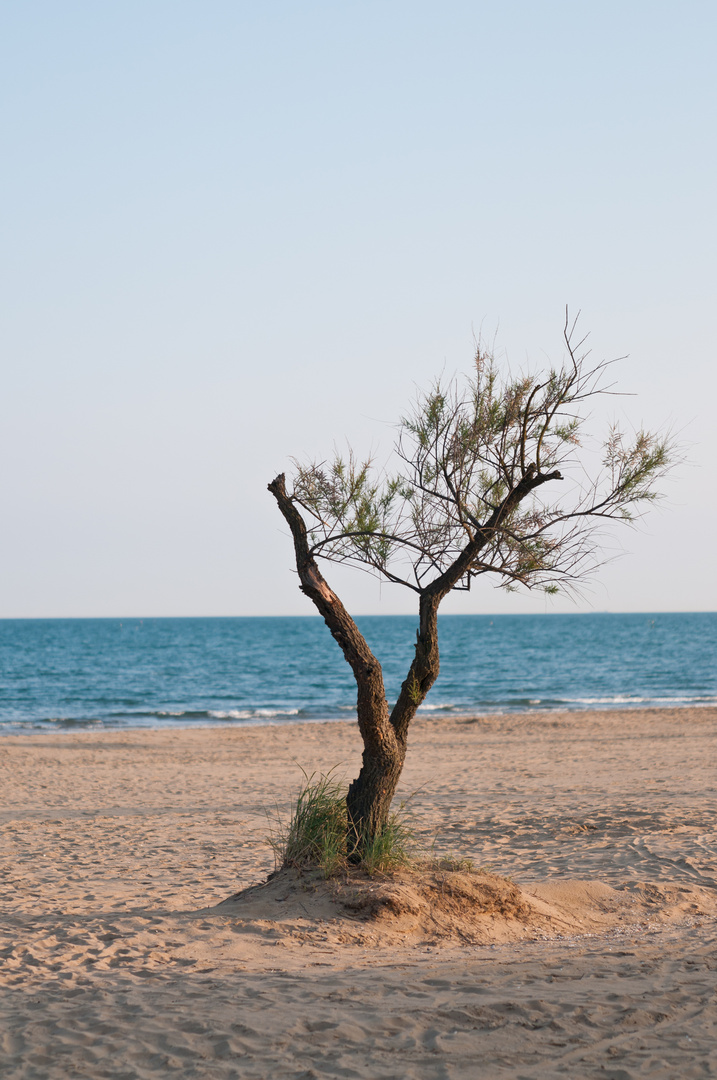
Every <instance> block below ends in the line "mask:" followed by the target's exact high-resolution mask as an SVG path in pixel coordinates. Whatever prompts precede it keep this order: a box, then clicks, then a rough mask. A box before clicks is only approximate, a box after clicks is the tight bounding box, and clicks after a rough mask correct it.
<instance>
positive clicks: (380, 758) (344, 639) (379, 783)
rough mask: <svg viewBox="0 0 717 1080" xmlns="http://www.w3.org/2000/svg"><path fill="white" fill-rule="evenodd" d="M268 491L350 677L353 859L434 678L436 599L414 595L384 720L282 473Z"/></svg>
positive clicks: (349, 622) (362, 644)
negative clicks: (354, 732)
mask: <svg viewBox="0 0 717 1080" xmlns="http://www.w3.org/2000/svg"><path fill="white" fill-rule="evenodd" d="M269 491H270V492H271V493H272V495H273V496H274V498H275V499H276V501H277V504H278V506H279V509H280V510H281V512H282V514H283V515H284V518H285V520H286V522H287V524H288V525H289V528H290V529H291V533H292V536H293V538H294V551H295V553H296V568H297V571H298V574H299V581H300V582H301V591H302V592H303V593H305V594H306V596H308V597H309V598H310V599H311V600H312V601H313V603H314V604H315V606H316V608H317V609H318V611H319V612H320V613H321V615H322V616H323V618H324V622H325V623H326V625H327V626H328V628H329V630H330V631H331V633H332V635H333V637H334V638H335V640H336V641H337V643H338V644H339V646H340V647H341V651H342V652H343V654H344V657H345V658H346V660H347V661H348V663H349V664H350V665H351V669H352V671H353V674H354V678H355V679H356V686H357V689H358V694H357V702H356V707H357V714H358V726H359V731H360V732H361V738H362V739H363V746H364V750H363V760H362V765H361V770H360V772H359V775H358V777H357V778H356V779H355V780H354V781H353V783H352V784H351V786H350V787H349V791H348V795H347V798H346V807H347V811H348V818H349V837H348V840H349V852H350V857H351V858H353V859H355V860H357V861H358V860H359V859H360V858H361V853H362V849H363V847H364V844H365V843H366V841H370V840H371V839H373V838H374V837H375V836H376V834H377V833H380V832H381V830H382V829H383V828H384V827H385V825H386V823H387V821H388V816H389V811H390V808H391V802H392V800H393V797H394V795H395V793H396V787H397V785H398V781H399V778H400V776H401V771H402V769H403V763H404V761H405V758H406V740H407V736H408V726H409V724H410V722H411V719H412V718H413V716H414V715H415V712H416V709H417V708H418V706H419V705H420V704H421V702H422V701H423V699H424V698H425V696H426V694H427V693H428V691H429V689H430V687H431V686H432V685H433V683H434V682H435V679H436V677H437V675H438V643H437V634H436V611H437V609H438V602H437V601H434V600H426V601H425V602H424V600H423V598H422V601H421V625H420V628H419V631H418V636H417V642H416V656H415V659H414V661H413V663H412V665H411V669H410V671H409V674H408V678H407V679H406V680H405V682H404V684H403V687H402V688H401V693H400V694H399V698H398V701H397V702H396V705H395V707H394V709H393V712H392V713H391V715H390V716H389V711H388V704H387V702H386V692H385V689H384V684H383V673H382V671H381V665H380V664H379V662H378V660H377V659H376V657H375V656H374V655H373V653H372V652H371V650H370V648H369V647H368V644H367V642H366V640H365V638H364V636H363V634H362V633H361V631H360V630H359V629H358V627H357V626H356V623H355V622H354V621H353V619H352V618H351V616H350V615H349V613H348V612H347V611H346V608H345V607H344V606H343V604H342V603H341V601H340V600H339V598H338V596H337V595H336V593H335V592H333V590H332V589H331V588H330V587H329V585H328V584H327V582H326V581H325V580H324V578H323V576H322V575H321V572H320V571H319V568H318V566H317V565H316V561H315V559H314V557H313V556H312V555H311V553H310V551H309V546H308V540H307V534H306V525H305V523H304V520H303V518H302V517H301V514H300V513H299V511H298V510H297V509H296V506H295V505H294V502H293V500H292V499H291V498H290V497H289V495H287V493H286V485H285V478H284V474H283V473H282V474H281V475H280V476H277V478H276V479H275V480H273V481H272V483H271V484H269Z"/></svg>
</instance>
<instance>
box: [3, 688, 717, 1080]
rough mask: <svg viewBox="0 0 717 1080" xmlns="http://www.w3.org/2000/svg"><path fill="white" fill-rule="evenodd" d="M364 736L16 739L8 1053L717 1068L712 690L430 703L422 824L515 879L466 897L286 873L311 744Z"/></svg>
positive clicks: (416, 740) (27, 1070)
mask: <svg viewBox="0 0 717 1080" xmlns="http://www.w3.org/2000/svg"><path fill="white" fill-rule="evenodd" d="M359 757H360V748H359V744H358V737H357V733H356V731H355V729H354V728H353V726H352V725H349V724H334V723H332V724H313V725H290V726H282V727H279V726H277V727H266V728H249V729H247V728H245V729H239V728H208V729H184V730H173V731H141V732H139V731H135V732H116V733H107V732H99V731H97V732H82V733H69V732H58V733H56V734H54V733H53V734H51V735H48V734H41V735H35V736H22V737H21V736H18V737H14V736H13V737H5V738H3V739H2V740H0V779H1V781H2V783H1V786H0V804H1V805H0V820H1V821H2V842H1V845H0V881H1V883H2V884H1V888H2V922H1V925H0V1076H1V1077H2V1078H3V1080H20V1078H22V1080H29V1078H47V1080H59V1078H63V1080H64V1078H74V1077H91V1078H93V1080H99V1078H105V1077H107V1078H113V1080H119V1078H122V1080H130V1078H135V1077H137V1078H145V1077H147V1078H150V1077H151V1078H157V1077H183V1078H184V1077H187V1078H188V1077H201V1078H205V1077H206V1078H216V1080H228V1078H232V1077H241V1078H256V1080H264V1078H269V1077H272V1078H274V1077H276V1078H296V1080H298V1078H300V1077H304V1078H309V1077H356V1078H361V1080H388V1078H396V1080H399V1078H410V1077H416V1078H420V1080H429V1078H430V1080H434V1078H435V1080H439V1078H448V1080H452V1078H464V1077H465V1078H471V1080H472V1078H475V1077H479V1078H483V1077H485V1078H493V1077H496V1078H502V1077H509V1078H514V1080H519V1078H520V1080H523V1078H525V1080H527V1078H537V1077H552V1076H567V1077H578V1078H582V1077H600V1078H610V1077H611V1078H613V1080H618V1078H620V1080H622V1078H631V1077H643V1076H644V1077H648V1076H649V1077H651V1078H653V1080H655V1078H658V1080H659V1078H679V1080H682V1078H688V1077H711V1076H717V920H716V917H715V916H716V913H717V828H716V826H715V820H716V819H715V812H716V811H717V773H716V772H715V765H714V763H715V761H717V710H715V709H684V710H645V711H625V712H622V713H619V712H601V713H590V714H578V713H571V714H559V713H542V714H522V715H512V716H504V717H498V716H492V717H483V718H476V719H475V720H473V721H468V722H467V721H459V720H446V719H422V720H418V721H416V722H415V723H414V727H413V730H412V738H411V747H410V751H409V758H408V762H407V766H406V769H405V773H404V777H403V783H402V786H401V797H402V798H407V797H408V796H411V798H410V799H409V803H408V811H409V813H410V815H411V817H412V822H413V826H414V829H415V831H416V833H417V835H418V837H419V839H420V841H421V842H422V844H423V846H424V848H429V849H431V850H432V853H433V855H434V856H435V857H438V856H441V855H445V854H447V853H453V854H455V855H457V856H464V857H469V858H471V859H473V860H474V863H475V864H476V866H478V867H480V868H483V869H485V870H487V873H486V874H485V875H477V878H474V879H473V880H480V879H482V880H484V881H485V882H487V883H488V884H490V882H493V881H496V880H502V879H504V878H505V877H508V878H510V879H511V882H508V883H507V885H505V886H501V888H502V887H506V888H508V889H509V890H511V889H513V890H515V894H512V893H511V895H516V896H518V900H519V902H518V906H517V907H515V905H513V907H511V906H510V905H508V906H507V907H506V908H505V911H504V912H503V913H501V911H500V910H497V909H496V908H495V906H494V907H493V909H490V905H488V906H487V907H486V910H485V912H484V913H483V915H480V913H479V914H478V915H476V916H475V917H474V918H472V919H468V920H467V921H466V919H465V918H463V917H462V915H461V912H462V910H463V908H462V907H461V904H455V903H453V901H451V903H448V902H446V904H444V906H443V907H442V908H440V909H439V908H438V907H436V909H435V910H432V909H431V905H430V903H428V902H427V901H426V900H425V897H423V895H422V894H421V893H420V889H419V890H418V892H417V891H416V887H415V886H416V882H415V881H411V880H405V881H403V883H400V882H399V884H398V885H396V886H395V887H396V888H398V887H399V886H400V887H401V888H403V889H404V890H406V889H407V890H409V891H411V890H412V895H415V896H417V897H418V899H416V900H415V901H411V903H409V904H408V905H406V904H404V903H403V901H402V902H401V904H399V905H398V906H396V905H394V909H392V908H391V905H390V904H389V905H388V906H386V905H384V906H383V908H381V909H380V910H378V911H376V912H374V917H372V918H366V917H365V916H366V909H364V910H363V913H362V911H361V910H359V909H354V910H353V911H352V910H348V909H347V908H346V907H345V906H344V907H342V904H341V895H342V894H341V893H340V892H339V893H336V891H334V892H331V890H330V889H328V890H327V887H326V886H323V885H321V886H320V887H318V888H317V887H316V886H317V882H315V881H311V880H309V881H304V882H303V883H302V882H299V883H297V882H293V883H292V882H288V883H287V881H286V880H285V879H282V878H274V879H272V880H271V881H269V882H268V884H267V883H266V879H267V874H268V873H269V872H270V871H272V870H273V868H274V862H273V855H272V852H271V849H270V847H269V846H268V845H267V843H266V839H265V838H266V836H267V834H268V832H269V831H270V827H271V821H270V819H271V818H272V817H273V816H274V815H275V813H276V811H277V810H278V811H279V812H281V811H283V810H284V809H285V808H286V806H287V805H288V800H289V796H290V795H291V793H292V792H294V791H295V790H296V788H297V787H298V784H299V781H300V779H301V774H300V771H299V766H302V767H303V768H304V769H305V770H307V771H308V772H309V773H310V772H312V771H315V770H326V769H328V768H331V767H332V766H339V772H340V773H344V772H345V773H346V775H347V776H349V777H350V776H351V775H353V774H354V773H355V771H356V768H357V765H358V761H359ZM378 884H379V885H380V886H381V887H384V886H385V883H378ZM454 884H455V883H454ZM252 885H259V886H260V887H258V888H254V889H250V890H249V891H248V892H245V893H244V895H243V896H240V897H239V898H238V899H236V898H235V899H229V898H231V897H236V894H237V893H238V892H240V891H242V890H245V889H247V888H248V887H250V886H252ZM471 887H473V886H471ZM438 889H439V892H441V895H443V896H449V899H450V896H451V895H454V896H455V895H459V894H460V889H458V892H457V893H456V892H455V889H453V885H451V881H450V877H446V879H445V882H443V883H441V882H439V884H438ZM452 889H453V893H452V892H451V890H452ZM406 895H407V894H406V893H404V894H403V896H404V900H405V896H406ZM451 904H453V906H451ZM412 905H413V906H412ZM521 905H527V907H521Z"/></svg>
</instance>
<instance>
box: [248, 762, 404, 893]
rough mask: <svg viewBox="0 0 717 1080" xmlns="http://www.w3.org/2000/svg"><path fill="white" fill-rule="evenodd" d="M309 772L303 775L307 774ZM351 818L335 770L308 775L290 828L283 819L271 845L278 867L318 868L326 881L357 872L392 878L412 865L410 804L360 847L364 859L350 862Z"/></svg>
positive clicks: (364, 838)
mask: <svg viewBox="0 0 717 1080" xmlns="http://www.w3.org/2000/svg"><path fill="white" fill-rule="evenodd" d="M302 771H303V770H302ZM347 836H348V816H347V812H346V790H345V788H344V786H343V785H342V784H341V783H340V782H339V781H338V780H336V779H335V777H334V775H333V770H332V771H331V772H329V773H328V774H327V775H323V774H321V775H320V776H319V777H318V778H317V777H316V774H315V773H312V774H311V775H310V776H309V775H307V773H304V784H303V785H302V787H301V789H300V791H299V794H298V795H297V798H296V802H295V803H294V806H293V809H292V812H291V816H290V818H289V822H288V824H285V823H284V822H282V821H281V819H280V818H279V819H278V825H277V828H276V830H275V831H274V833H273V834H272V835H271V836H270V837H269V843H270V844H271V847H272V849H273V851H274V860H275V863H276V866H277V868H282V869H283V868H284V867H290V866H294V867H299V868H302V869H308V868H312V867H313V868H316V869H318V870H320V871H321V873H322V874H323V875H324V877H327V878H328V877H332V876H333V875H334V874H337V873H339V872H340V871H341V870H346V869H348V866H349V861H351V865H352V866H353V867H355V868H356V867H357V868H359V869H362V870H364V871H365V872H366V873H367V874H369V875H370V876H373V875H374V874H380V873H387V872H389V871H390V870H396V869H398V868H399V867H401V866H406V865H407V864H408V863H409V862H411V848H412V840H413V837H412V834H411V831H410V829H409V828H408V826H407V824H406V820H405V804H401V807H400V808H399V809H398V810H397V811H394V813H392V814H391V815H390V817H389V819H388V822H387V823H386V825H385V827H384V828H383V829H382V830H381V831H380V832H379V833H377V834H376V835H375V836H372V837H362V838H361V839H360V841H359V843H358V845H357V846H358V847H359V848H360V851H361V859H360V861H359V862H358V863H356V862H355V861H354V860H353V859H351V860H350V859H349V856H350V855H353V851H351V852H349V851H348V850H347Z"/></svg>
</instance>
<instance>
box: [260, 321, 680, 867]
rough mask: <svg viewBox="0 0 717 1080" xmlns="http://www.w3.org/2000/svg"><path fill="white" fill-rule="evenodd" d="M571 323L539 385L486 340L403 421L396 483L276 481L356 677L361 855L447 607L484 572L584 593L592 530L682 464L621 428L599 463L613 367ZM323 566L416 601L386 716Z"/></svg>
mask: <svg viewBox="0 0 717 1080" xmlns="http://www.w3.org/2000/svg"><path fill="white" fill-rule="evenodd" d="M575 328H576V327H575V322H573V323H572V325H570V323H569V321H568V318H567V314H566V321H565V327H564V332H563V336H564V341H565V346H566V349H567V353H566V356H565V360H564V362H563V363H562V365H561V366H560V367H557V368H555V369H551V370H549V371H547V372H545V373H543V374H541V375H535V374H525V375H519V376H518V377H517V378H514V377H512V376H511V375H510V373H507V374H504V375H502V374H501V373H500V371H499V369H498V365H497V364H496V362H495V360H494V358H493V356H492V355H491V354H490V353H489V352H488V351H487V350H485V349H484V348H482V347H481V346H479V347H478V349H477V352H476V356H475V367H474V370H473V373H472V375H471V376H470V377H469V378H468V379H467V380H466V381H465V385H463V386H461V384H459V383H458V382H457V381H455V380H453V381H452V382H449V383H448V384H447V385H443V383H442V382H441V381H437V382H436V383H435V384H434V385H433V386H432V387H431V388H430V389H429V390H428V391H427V392H425V393H422V394H420V395H419V396H418V398H417V400H416V403H415V406H414V408H413V411H412V412H411V413H410V415H408V416H407V417H405V418H404V419H402V420H401V422H400V424H399V430H398V438H397V442H396V447H395V457H396V460H397V463H398V467H397V471H396V472H395V473H389V472H387V471H385V470H377V469H376V468H375V466H374V464H373V462H372V461H371V460H367V461H359V460H357V459H356V457H355V455H354V454H353V452H352V451H350V452H349V454H348V457H347V459H346V460H344V458H342V457H341V456H340V455H339V454H336V455H335V456H334V459H333V460H332V461H331V462H330V463H326V462H322V463H318V464H317V463H313V464H309V465H299V464H297V468H296V475H295V478H294V482H293V490H291V492H290V491H289V490H288V489H287V485H286V477H285V475H284V474H283V473H282V474H280V475H279V476H277V477H276V479H275V480H273V481H272V482H271V483H270V484H269V491H270V492H271V493H272V494H273V496H274V498H275V499H276V502H277V504H278V506H279V510H280V511H281V513H282V514H283V516H284V518H285V520H286V522H287V523H288V525H289V528H290V529H291V533H292V536H293V540H294V550H295V555H296V568H297V571H298V575H299V583H300V588H301V590H302V592H304V593H305V594H306V596H308V597H309V599H310V600H312V601H313V603H314V605H315V606H316V608H317V609H318V611H319V612H320V613H321V615H322V616H323V618H324V620H325V622H326V625H327V626H328V628H329V630H330V631H331V633H332V635H333V637H334V638H335V640H336V641H337V643H338V645H339V646H340V648H341V650H342V652H343V654H344V657H345V659H346V660H347V661H348V663H349V664H350V665H351V669H352V671H353V674H354V678H355V680H356V685H357V690H358V694H357V712H358V726H359V730H360V733H361V737H362V739H363V759H362V766H361V770H360V772H359V775H358V777H357V778H356V779H355V780H354V781H353V783H352V784H351V785H350V787H349V790H348V795H347V800H346V802H347V811H348V820H349V830H350V840H351V843H350V849H352V850H353V851H354V852H355V853H356V857H357V858H358V857H360V852H361V845H362V843H363V841H364V839H365V838H367V837H373V836H375V835H376V833H377V832H379V831H380V830H382V829H383V828H384V826H385V824H386V821H387V819H388V814H389V809H390V805H391V801H392V799H393V796H394V793H395V791H396V785H397V784H398V780H399V777H400V775H401V770H402V768H403V763H404V760H405V756H406V745H407V738H408V729H409V725H410V723H411V720H412V719H413V717H414V716H415V714H416V710H417V709H418V707H419V705H420V704H421V703H422V702H423V701H424V699H425V697H426V695H427V694H428V692H429V690H430V689H431V687H432V685H433V683H434V682H435V680H436V678H437V676H438V670H439V652H438V620H437V616H438V609H439V606H440V604H441V601H442V600H443V598H444V597H445V596H447V595H448V593H449V592H451V590H454V589H469V588H470V586H471V582H472V581H473V579H474V578H476V577H478V576H480V575H482V574H493V575H495V576H496V577H497V578H498V583H499V584H500V585H501V586H502V587H504V588H508V589H512V588H516V587H519V586H525V587H527V588H529V589H530V588H541V589H544V590H545V591H547V592H548V593H555V592H558V591H560V590H570V589H571V588H574V587H575V585H576V583H577V582H578V581H579V580H580V579H582V578H584V577H585V576H586V575H587V574H589V573H590V572H591V571H592V570H594V569H595V567H596V566H597V565H599V563H600V559H599V546H598V532H599V530H598V529H597V528H596V527H598V526H600V525H602V524H604V523H605V522H606V521H609V520H611V519H613V520H614V519H617V520H619V521H623V522H630V521H632V520H633V519H634V516H635V514H636V512H637V513H639V511H640V508H641V507H643V506H644V505H645V504H646V503H649V502H650V501H652V500H654V499H655V498H656V482H657V481H658V480H659V479H660V478H661V477H662V476H664V474H665V473H666V472H667V470H668V469H669V468H670V466H671V464H672V447H671V444H670V442H669V440H668V439H666V438H664V437H662V436H656V435H654V434H651V433H649V432H645V431H638V432H637V434H636V435H634V436H633V437H632V438H631V439H627V438H626V437H625V435H624V434H623V433H622V431H621V430H620V429H619V428H618V427H617V426H612V427H610V428H609V429H608V432H607V437H606V439H605V441H604V444H603V446H602V452H601V455H600V457H599V458H598V459H597V460H596V461H595V462H594V463H593V464H591V454H590V449H589V447H588V446H586V421H587V419H588V417H587V414H586V407H587V406H589V405H590V404H591V403H592V402H593V401H594V399H596V398H598V397H600V396H602V395H605V394H609V393H611V392H612V388H611V386H610V385H606V383H605V375H606V371H607V368H608V367H609V363H608V362H601V363H598V364H597V365H595V366H590V365H589V364H588V363H587V360H588V356H589V353H587V352H581V350H582V349H583V347H584V344H585V339H584V338H583V340H582V341H579V342H577V343H575V340H574V339H575ZM593 457H594V455H593ZM586 459H587V460H586ZM561 482H562V485H563V486H561V487H560V490H558V485H560V484H561ZM565 489H567V490H565ZM302 512H303V513H302ZM304 514H305V515H306V517H307V518H308V524H307V520H306V519H305V517H304ZM318 559H323V560H325V561H328V562H336V563H348V564H352V565H354V566H357V567H359V568H361V569H364V570H368V571H370V572H372V573H374V574H377V575H378V576H379V577H380V578H382V579H383V580H385V581H388V582H393V583H395V584H399V585H402V586H404V587H406V588H408V589H411V590H412V591H413V592H415V593H416V596H417V602H418V615H419V625H418V631H417V634H416V646H415V654H414V657H413V661H412V663H411V666H410V668H409V671H408V674H407V676H406V679H405V680H404V682H403V685H402V687H401V690H400V693H399V695H398V699H397V700H396V702H395V704H394V705H393V708H392V709H391V710H389V705H388V702H387V700H386V692H385V689H384V683H383V674H382V670H381V665H380V663H379V662H378V660H377V659H376V657H375V656H374V655H373V653H372V652H371V650H370V648H369V646H368V644H367V643H366V641H365V639H364V637H363V635H362V634H361V632H360V631H359V629H358V627H357V626H356V623H355V622H354V620H353V619H352V618H351V616H350V615H349V613H348V612H347V610H346V608H345V607H344V605H343V604H342V603H341V600H340V599H339V597H338V596H337V595H336V593H335V592H334V591H333V590H332V589H331V588H330V586H329V585H328V583H327V582H326V580H325V578H324V577H323V575H322V574H321V572H320V570H319V567H318V564H317V560H318Z"/></svg>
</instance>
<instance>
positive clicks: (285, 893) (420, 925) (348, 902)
mask: <svg viewBox="0 0 717 1080" xmlns="http://www.w3.org/2000/svg"><path fill="white" fill-rule="evenodd" d="M716 907H717V904H716V903H715V898H714V895H713V893H712V892H711V891H709V890H702V889H698V888H688V887H674V886H666V885H661V886H657V885H653V884H648V883H644V882H641V883H638V884H637V885H636V886H635V887H633V888H631V889H630V890H629V891H628V890H620V891H618V890H616V889H613V888H611V887H610V886H609V885H605V884H603V883H601V882H597V881H574V880H557V881H553V882H541V883H533V884H528V885H524V886H522V887H520V886H518V885H516V884H515V883H514V882H512V881H509V880H507V879H506V878H502V877H499V876H498V875H496V874H492V873H488V872H484V871H473V870H446V869H441V868H440V866H439V867H436V866H431V865H424V866H421V865H419V866H415V867H411V868H410V869H402V870H398V871H395V872H393V873H391V874H388V875H381V876H380V877H379V876H375V877H368V876H367V875H366V874H364V873H362V872H360V871H350V872H347V873H345V874H343V875H341V876H339V877H334V878H330V879H328V880H326V879H325V878H323V876H322V875H321V874H320V873H319V872H318V871H307V870H304V871H300V870H296V869H284V870H280V871H278V872H276V873H274V874H272V875H270V877H269V879H268V880H267V881H266V882H265V883H263V884H261V885H253V886H251V887H250V888H248V889H244V890H243V891H242V892H239V893H236V894H235V895H233V896H231V897H229V898H228V899H227V900H224V901H223V902H222V903H221V904H219V905H217V907H216V908H214V909H213V911H214V912H216V913H217V914H220V913H221V914H222V915H225V916H226V915H229V916H231V917H232V919H233V920H238V922H239V923H240V924H243V927H244V928H245V929H246V930H247V931H248V932H254V933H256V932H259V933H262V932H264V933H270V934H271V935H272V936H276V935H281V936H284V935H286V936H287V937H289V938H291V937H298V938H299V939H300V940H302V941H308V940H310V939H311V938H313V937H315V936H316V935H317V934H318V935H319V936H320V938H321V939H322V940H324V941H327V940H331V941H334V942H336V943H341V944H366V943H367V942H369V941H370V942H371V943H372V944H376V943H377V942H378V943H381V942H383V943H385V944H386V945H395V944H396V943H397V940H399V939H402V940H406V939H410V940H413V941H414V942H415V941H416V940H417V939H420V940H422V941H426V940H429V941H430V942H431V943H434V944H440V943H442V944H451V943H453V944H458V943H462V944H476V945H481V944H482V945H485V944H498V943H505V942H509V941H530V940H546V939H550V938H561V937H566V936H577V935H584V934H596V933H598V934H599V933H606V932H608V931H610V930H612V929H614V928H616V927H620V926H622V927H637V926H644V925H646V924H648V923H656V922H666V921H673V922H680V921H685V920H686V919H689V918H691V917H694V916H696V915H703V914H714V913H715V908H716Z"/></svg>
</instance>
